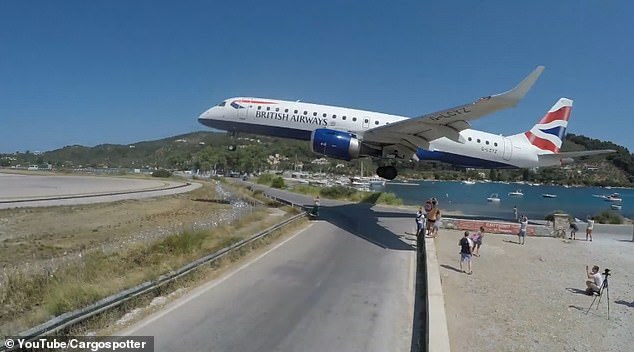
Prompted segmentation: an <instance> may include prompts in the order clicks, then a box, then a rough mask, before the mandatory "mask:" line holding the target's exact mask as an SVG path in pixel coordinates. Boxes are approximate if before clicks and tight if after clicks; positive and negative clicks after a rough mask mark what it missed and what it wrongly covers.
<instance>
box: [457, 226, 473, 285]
mask: <svg viewBox="0 0 634 352" xmlns="http://www.w3.org/2000/svg"><path fill="white" fill-rule="evenodd" d="M458 246H460V271H462V272H463V273H466V274H467V275H471V253H472V251H473V243H472V242H471V239H470V238H469V231H465V232H464V237H463V238H461V239H460V241H458ZM463 262H467V265H468V268H469V271H468V272H467V271H464V270H463V269H462V263H463Z"/></svg>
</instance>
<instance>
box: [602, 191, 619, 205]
mask: <svg viewBox="0 0 634 352" xmlns="http://www.w3.org/2000/svg"><path fill="white" fill-rule="evenodd" d="M604 198H605V200H606V201H608V202H613V203H621V202H622V201H623V198H621V195H620V194H618V193H612V194H610V195H609V196H604Z"/></svg>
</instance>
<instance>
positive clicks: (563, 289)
mask: <svg viewBox="0 0 634 352" xmlns="http://www.w3.org/2000/svg"><path fill="white" fill-rule="evenodd" d="M461 237H462V232H461V231H455V230H443V231H441V233H440V236H439V238H437V239H436V250H437V255H438V261H439V265H440V275H441V281H442V288H443V292H444V295H445V310H446V314H447V324H448V329H449V338H450V343H451V348H452V350H453V351H631V350H632V346H633V345H634V334H633V333H632V327H634V285H633V283H634V273H633V272H632V268H634V243H632V242H629V241H628V240H629V238H628V240H626V239H623V238H617V237H615V236H612V237H609V236H605V237H602V236H601V235H600V234H595V238H594V242H586V241H583V240H582V241H580V240H576V241H569V240H562V239H554V238H546V237H537V238H536V237H529V238H527V239H526V245H523V246H522V245H519V244H517V243H515V242H516V241H517V237H516V236H510V235H497V234H487V235H486V236H485V238H484V244H483V245H482V248H481V250H480V255H481V256H480V257H474V260H473V262H472V266H473V275H466V274H464V273H461V272H459V254H458V252H459V247H458V240H459V239H460V238H461ZM579 237H581V238H582V239H583V238H584V235H582V236H579V235H577V238H579ZM594 264H597V265H599V266H600V270H601V272H603V270H604V268H606V267H607V268H610V269H612V271H611V273H612V274H613V275H612V276H610V279H609V280H610V281H609V282H610V292H609V294H610V296H609V298H610V299H609V306H610V315H609V320H608V319H607V308H608V306H607V303H608V299H607V294H606V293H604V294H603V297H602V299H601V303H600V304H599V305H598V309H595V306H596V304H597V303H596V302H595V306H593V307H592V309H591V310H590V311H589V313H588V314H587V315H586V310H587V309H588V307H589V306H590V304H591V302H592V300H593V298H592V297H590V296H587V295H585V294H584V293H583V290H584V289H585V280H586V273H585V266H586V265H590V266H592V265H594ZM431 323H432V324H433V322H431Z"/></svg>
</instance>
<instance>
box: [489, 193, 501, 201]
mask: <svg viewBox="0 0 634 352" xmlns="http://www.w3.org/2000/svg"><path fill="white" fill-rule="evenodd" d="M487 202H493V203H499V202H500V197H499V196H498V194H497V193H491V195H490V196H489V198H487Z"/></svg>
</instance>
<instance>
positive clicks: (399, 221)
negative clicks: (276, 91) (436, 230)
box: [125, 194, 416, 352]
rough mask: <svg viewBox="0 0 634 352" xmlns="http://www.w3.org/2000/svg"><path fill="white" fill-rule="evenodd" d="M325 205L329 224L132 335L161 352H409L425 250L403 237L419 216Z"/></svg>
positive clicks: (186, 300) (212, 286)
mask: <svg viewBox="0 0 634 352" xmlns="http://www.w3.org/2000/svg"><path fill="white" fill-rule="evenodd" d="M286 196H290V195H288V194H287V195H286ZM292 196H293V197H298V198H296V200H297V201H298V203H299V202H301V201H303V202H308V201H310V198H307V197H305V196H301V195H292ZM302 197H303V198H302ZM325 203H326V204H324V202H322V204H323V207H322V209H321V214H320V215H321V218H322V219H324V220H320V221H316V222H314V223H313V225H311V227H309V228H308V229H306V230H304V231H302V232H300V233H299V234H297V235H295V236H294V237H291V238H290V239H288V240H287V241H285V242H283V243H281V244H279V245H278V246H277V247H275V248H274V249H272V250H271V251H270V252H269V253H267V254H266V255H263V256H261V257H259V258H256V259H255V260H253V261H252V262H250V263H249V264H246V265H245V266H243V267H242V268H240V269H238V270H237V271H235V272H233V273H230V274H228V275H227V276H224V277H223V278H220V279H218V280H216V281H213V282H210V283H209V284H207V285H205V286H203V287H200V288H199V289H197V290H196V291H195V292H193V293H192V294H190V295H188V296H186V297H183V298H182V299H179V300H177V301H175V302H174V303H173V304H171V305H168V306H167V307H166V309H164V310H163V311H162V312H160V313H158V314H156V315H154V316H150V317H149V318H148V319H146V320H144V321H142V322H140V323H139V324H138V325H136V326H133V327H132V328H131V329H130V330H128V331H126V332H125V333H127V334H132V335H154V336H156V351H175V350H189V351H194V350H196V351H241V352H242V351H320V352H321V351H409V350H410V347H411V341H412V321H413V318H414V317H413V309H414V289H415V287H414V284H415V271H416V268H415V261H416V260H415V259H416V258H415V257H416V253H415V248H414V247H413V241H411V240H409V239H406V238H403V237H402V236H399V235H397V234H402V233H403V232H405V231H409V230H410V227H412V226H411V225H412V223H411V219H410V218H411V216H409V214H402V213H396V214H393V213H390V212H387V211H383V210H373V209H371V208H370V206H369V205H364V204H336V205H335V204H334V203H331V202H330V201H326V202H325ZM404 215H406V216H407V217H408V218H407V219H404V218H403V217H404Z"/></svg>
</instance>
